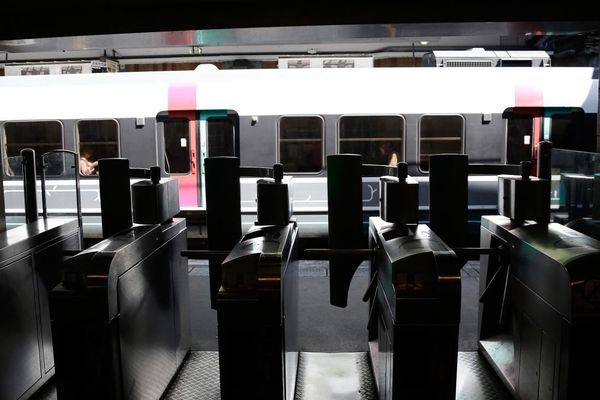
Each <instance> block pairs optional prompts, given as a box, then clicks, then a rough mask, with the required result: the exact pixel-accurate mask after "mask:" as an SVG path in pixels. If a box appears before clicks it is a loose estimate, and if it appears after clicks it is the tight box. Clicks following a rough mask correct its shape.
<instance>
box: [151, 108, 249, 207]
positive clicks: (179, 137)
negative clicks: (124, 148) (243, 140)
mask: <svg viewBox="0 0 600 400" xmlns="http://www.w3.org/2000/svg"><path fill="white" fill-rule="evenodd" d="M157 121H158V125H159V126H158V129H157V130H158V132H159V146H158V149H159V151H160V152H162V154H163V156H162V160H161V161H162V163H163V167H164V170H165V172H166V174H167V175H168V176H171V177H173V178H175V179H177V180H178V181H179V204H180V206H181V208H182V209H193V208H198V207H201V208H203V207H205V205H206V204H205V197H206V196H205V194H204V186H205V185H204V159H205V158H206V157H209V156H239V133H238V132H239V117H238V115H237V113H235V112H234V111H227V110H191V111H177V112H172V111H170V112H168V113H161V114H159V115H158V117H157Z"/></svg>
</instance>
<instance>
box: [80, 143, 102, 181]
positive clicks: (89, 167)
mask: <svg viewBox="0 0 600 400" xmlns="http://www.w3.org/2000/svg"><path fill="white" fill-rule="evenodd" d="M92 160H93V152H92V150H91V149H90V148H89V147H84V148H82V149H81V152H80V153H79V171H80V172H81V175H95V174H97V173H98V161H92Z"/></svg>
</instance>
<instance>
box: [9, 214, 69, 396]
mask: <svg viewBox="0 0 600 400" xmlns="http://www.w3.org/2000/svg"><path fill="white" fill-rule="evenodd" d="M80 248H81V242H80V231H79V224H78V221H77V219H75V218H49V219H38V220H35V221H33V222H30V223H28V224H25V225H21V226H19V227H16V228H13V229H10V230H8V231H5V232H0V304H1V305H0V355H1V356H0V399H3V400H13V399H15V400H16V399H27V398H29V397H30V396H31V395H32V394H33V393H34V392H35V391H36V390H37V389H39V388H40V386H42V385H43V384H44V383H45V382H46V381H47V380H48V379H49V378H50V377H52V375H54V358H55V357H54V351H53V347H52V334H51V328H50V312H49V305H48V294H49V292H50V291H51V290H52V288H53V287H54V286H55V285H56V284H58V283H59V282H60V271H61V265H62V262H63V257H64V253H65V251H72V250H75V249H80Z"/></svg>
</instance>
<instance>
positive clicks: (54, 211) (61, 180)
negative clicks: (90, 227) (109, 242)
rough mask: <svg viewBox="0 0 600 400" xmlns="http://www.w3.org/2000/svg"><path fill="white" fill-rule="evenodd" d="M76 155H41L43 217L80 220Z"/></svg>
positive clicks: (60, 153) (62, 153)
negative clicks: (67, 217)
mask: <svg viewBox="0 0 600 400" xmlns="http://www.w3.org/2000/svg"><path fill="white" fill-rule="evenodd" d="M78 168H79V163H78V157H77V153H75V152H72V151H69V150H54V151H51V152H48V153H44V154H43V155H42V181H41V191H42V193H43V196H41V200H42V202H41V206H42V215H43V216H44V217H51V216H70V217H78V218H81V201H80V195H79V174H78Z"/></svg>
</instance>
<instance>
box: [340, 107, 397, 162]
mask: <svg viewBox="0 0 600 400" xmlns="http://www.w3.org/2000/svg"><path fill="white" fill-rule="evenodd" d="M345 117H399V118H400V119H401V120H402V138H401V139H400V140H401V141H402V151H401V156H402V159H400V160H398V162H399V163H400V162H405V161H406V130H407V122H406V117H405V116H404V115H403V114H396V113H393V114H341V115H339V116H338V118H337V121H336V135H335V138H336V140H335V153H336V154H341V153H340V142H341V141H342V138H341V131H342V130H341V120H342V118H345ZM365 140H367V139H366V138H365Z"/></svg>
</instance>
